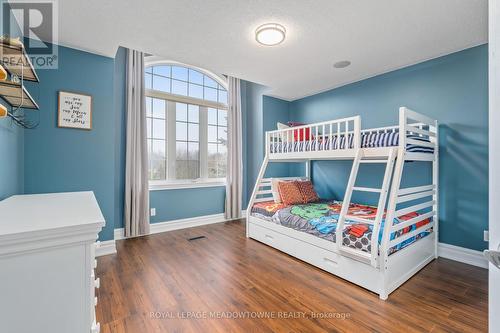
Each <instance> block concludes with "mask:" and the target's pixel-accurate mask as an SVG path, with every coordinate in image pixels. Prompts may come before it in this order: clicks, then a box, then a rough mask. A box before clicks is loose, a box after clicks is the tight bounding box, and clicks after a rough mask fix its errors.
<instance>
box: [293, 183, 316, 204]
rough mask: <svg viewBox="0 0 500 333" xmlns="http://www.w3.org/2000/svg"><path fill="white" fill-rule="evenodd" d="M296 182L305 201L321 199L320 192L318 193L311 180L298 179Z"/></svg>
mask: <svg viewBox="0 0 500 333" xmlns="http://www.w3.org/2000/svg"><path fill="white" fill-rule="evenodd" d="M296 183H297V187H298V188H299V191H300V194H301V195H302V199H303V201H304V202H306V203H308V202H316V201H319V197H318V193H316V190H315V189H314V186H313V184H312V183H311V181H310V180H305V181H297V182H296Z"/></svg>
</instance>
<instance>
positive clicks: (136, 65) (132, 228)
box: [124, 50, 149, 237]
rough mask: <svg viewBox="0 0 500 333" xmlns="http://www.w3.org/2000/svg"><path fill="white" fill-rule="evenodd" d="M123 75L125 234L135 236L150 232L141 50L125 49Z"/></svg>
mask: <svg viewBox="0 0 500 333" xmlns="http://www.w3.org/2000/svg"><path fill="white" fill-rule="evenodd" d="M126 75H127V83H126V84H127V142H126V144H127V146H126V158H125V208H124V209H125V211H124V216H125V237H134V236H140V235H145V234H148V233H149V185H148V151H147V142H146V135H147V134H146V131H147V129H146V101H145V96H144V54H143V53H142V52H139V51H135V50H127V72H126Z"/></svg>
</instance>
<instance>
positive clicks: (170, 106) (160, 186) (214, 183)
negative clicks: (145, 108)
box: [144, 57, 228, 191]
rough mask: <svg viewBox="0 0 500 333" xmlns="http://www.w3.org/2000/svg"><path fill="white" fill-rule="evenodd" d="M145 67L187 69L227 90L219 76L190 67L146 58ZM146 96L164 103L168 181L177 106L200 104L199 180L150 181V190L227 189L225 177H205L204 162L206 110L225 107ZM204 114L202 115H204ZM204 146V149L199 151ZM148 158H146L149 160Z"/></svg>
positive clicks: (149, 93) (157, 94) (172, 171)
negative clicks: (167, 66)
mask: <svg viewBox="0 0 500 333" xmlns="http://www.w3.org/2000/svg"><path fill="white" fill-rule="evenodd" d="M144 65H145V67H151V66H156V65H169V66H181V67H185V68H189V69H193V70H196V71H199V72H200V73H202V74H205V75H207V76H209V77H210V78H211V79H213V80H215V81H216V82H217V83H219V84H220V85H221V86H222V87H224V89H226V91H227V88H228V87H227V82H226V81H225V80H223V79H222V78H221V77H220V76H218V75H215V74H213V73H210V72H208V71H207V70H204V69H201V68H198V67H194V66H189V65H186V64H182V63H179V62H175V61H165V60H161V59H159V58H157V57H147V58H146V61H145V64H144ZM145 95H146V97H151V98H157V99H162V100H165V108H166V110H165V114H166V121H165V124H166V127H167V128H166V129H165V130H166V133H167V137H166V139H165V140H166V145H167V147H166V150H165V151H166V155H167V158H166V160H167V165H166V173H167V178H169V175H175V158H173V159H172V158H169V156H171V154H172V153H174V154H175V151H176V136H175V128H176V110H175V107H176V103H185V104H193V105H199V107H200V113H199V128H200V134H199V135H200V137H199V147H200V148H199V149H200V150H199V151H200V178H197V179H192V180H189V179H187V180H186V179H179V180H175V179H172V178H171V179H162V180H149V189H150V190H151V191H158V190H168V189H183V188H201V187H221V186H226V178H225V177H224V178H208V174H207V172H208V159H207V152H208V150H207V148H208V112H207V109H208V108H214V109H220V110H226V111H227V110H228V106H227V104H224V103H219V102H213V101H209V100H204V99H199V98H195V97H189V96H184V95H177V94H172V93H168V92H163V91H158V90H153V89H146V90H145ZM203 111H205V112H203ZM202 147H205V148H202ZM174 156H175V155H174ZM148 159H149V157H148Z"/></svg>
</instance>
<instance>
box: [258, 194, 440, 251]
mask: <svg viewBox="0 0 500 333" xmlns="http://www.w3.org/2000/svg"><path fill="white" fill-rule="evenodd" d="M341 208H342V202H341V201H335V200H322V201H320V202H315V203H308V204H301V205H293V206H285V205H283V204H276V203H275V202H274V201H266V202H259V203H256V204H254V205H253V207H252V212H251V215H252V216H255V217H258V218H260V219H264V220H267V221H269V222H272V223H276V224H280V225H282V226H285V227H289V228H292V229H295V230H298V231H302V232H306V233H308V234H312V235H314V236H317V237H320V238H323V239H326V240H329V241H332V242H335V240H336V229H337V221H338V218H339V215H340V210H341ZM376 214H377V207H373V206H367V205H360V204H354V203H351V204H350V205H349V210H348V213H347V217H346V221H345V224H344V231H343V237H342V238H343V245H345V246H349V247H352V248H355V249H359V250H362V251H365V252H371V238H372V232H373V226H372V225H370V224H364V223H359V222H354V221H352V220H350V219H349V216H355V217H360V218H364V219H371V220H373V219H375V215H376ZM418 215H419V214H418V213H416V212H414V213H409V214H406V215H404V216H400V217H399V218H395V219H394V224H398V223H401V222H402V221H406V220H409V219H411V218H414V217H416V216H418ZM429 222H430V219H425V220H422V221H420V222H418V223H416V224H414V225H411V226H408V227H406V228H403V229H401V230H399V231H397V232H394V233H392V234H391V240H392V239H394V238H396V237H398V236H400V235H402V234H406V233H408V232H410V231H413V230H415V229H416V228H418V227H420V226H423V225H426V224H428V223H429ZM384 223H385V214H384V219H382V225H381V228H380V233H379V235H378V242H379V244H380V242H381V240H382V230H383V228H384ZM431 231H432V229H430V231H424V232H421V233H419V234H417V235H416V236H413V237H410V238H409V239H407V240H405V241H403V242H401V243H400V244H398V245H396V246H394V247H392V248H390V249H389V254H393V253H395V252H397V251H399V250H401V249H403V248H405V247H407V246H408V245H410V244H411V243H413V242H415V241H417V240H418V239H420V238H422V237H425V236H427V235H429V234H430V232H431Z"/></svg>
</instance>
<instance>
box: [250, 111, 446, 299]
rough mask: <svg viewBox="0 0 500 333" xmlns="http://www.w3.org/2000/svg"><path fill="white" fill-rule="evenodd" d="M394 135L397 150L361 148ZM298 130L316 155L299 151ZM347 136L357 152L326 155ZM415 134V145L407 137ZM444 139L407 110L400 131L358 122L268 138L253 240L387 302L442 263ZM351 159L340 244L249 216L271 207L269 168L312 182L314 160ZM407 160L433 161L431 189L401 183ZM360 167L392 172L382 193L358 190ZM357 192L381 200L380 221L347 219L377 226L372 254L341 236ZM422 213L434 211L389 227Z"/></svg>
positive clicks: (433, 122) (429, 122)
mask: <svg viewBox="0 0 500 333" xmlns="http://www.w3.org/2000/svg"><path fill="white" fill-rule="evenodd" d="M307 129H308V130H307ZM396 130H399V145H398V146H392V147H378V148H361V134H362V133H365V132H370V133H373V132H390V131H396ZM294 131H302V132H299V133H301V134H303V136H302V138H304V137H305V136H306V135H307V133H308V132H307V131H309V138H307V139H308V140H309V141H314V140H316V141H317V142H316V146H315V148H314V149H313V148H312V145H311V146H310V147H311V149H310V150H308V151H306V148H305V146H306V145H305V144H304V145H302V147H301V146H300V145H299V144H297V145H295V141H294V140H295V138H294ZM403 134H405V135H403ZM349 135H353V145H352V146H353V147H352V148H350V147H349V145H348V144H345V145H344V147H340V149H337V148H338V146H337V147H330V149H324V150H320V148H319V143H320V138H329V139H330V140H332V139H333V138H334V136H337V142H339V139H341V137H342V136H344V138H347V137H348V136H349ZM410 135H411V136H412V137H413V138H410V137H408V136H410ZM415 135H418V136H419V137H422V138H424V139H428V141H429V142H425V141H420V140H415V139H414V137H415ZM438 138H439V133H438V123H437V121H436V120H434V119H431V118H429V117H427V116H425V115H422V114H419V113H417V112H415V111H412V110H409V109H408V108H406V107H401V108H400V109H399V125H397V126H391V127H382V128H374V129H366V130H361V117H360V116H355V117H350V118H344V119H336V120H331V121H326V122H321V123H314V124H309V125H304V126H299V127H293V128H290V129H283V130H276V131H270V132H266V143H265V144H266V153H265V157H264V161H263V163H262V167H261V169H260V172H259V174H258V177H257V181H256V185H255V187H254V190H253V193H252V196H251V198H250V202H249V206H248V210H247V226H246V235H247V237H250V238H253V239H255V240H258V241H260V242H262V243H265V244H267V245H269V246H272V247H274V248H276V249H278V250H281V251H283V252H285V253H287V254H289V255H291V256H294V257H296V258H298V259H301V260H303V261H305V262H307V263H309V264H312V265H314V266H316V267H319V268H321V269H323V270H325V271H328V272H330V273H332V274H335V275H337V276H339V277H341V278H343V279H346V280H348V281H350V282H352V283H355V284H357V285H359V286H362V287H364V288H366V289H368V290H370V291H372V292H374V293H377V294H378V295H379V297H380V298H381V299H383V300H386V299H387V297H388V295H389V294H390V293H391V292H393V291H394V290H395V289H397V288H398V287H399V286H400V285H402V284H403V283H404V282H406V281H407V280H408V279H409V278H411V277H412V276H413V275H414V274H416V273H417V272H418V271H419V270H420V269H422V268H423V267H424V266H426V265H427V264H428V263H429V262H431V261H432V260H433V259H435V258H437V244H438V169H439V166H438V163H439V161H438V156H439V150H438V148H439V144H438ZM299 139H300V138H299ZM278 142H281V143H283V142H292V143H293V144H292V146H293V148H292V149H291V151H286V149H284V148H283V144H281V146H279V145H276V146H275V147H278V149H276V148H275V149H271V145H272V144H275V143H278ZM407 144H413V145H418V146H424V147H430V148H433V149H434V153H417V152H409V151H407V148H406V147H407ZM351 159H352V160H353V165H352V169H351V174H350V177H349V181H348V183H347V188H346V191H345V196H344V201H343V205H342V208H341V211H340V216H339V220H338V224H337V233H336V242H331V241H328V240H325V239H321V238H319V237H316V236H313V235H310V234H307V233H305V232H301V231H297V230H294V229H292V228H288V227H285V226H281V225H279V224H275V223H272V222H269V221H266V220H263V219H260V218H258V217H256V216H252V215H251V210H252V209H251V208H252V207H253V205H254V203H256V202H263V201H270V200H272V191H271V189H270V187H271V181H272V178H264V175H265V171H266V168H267V166H268V163H269V162H303V161H305V162H306V171H305V173H306V175H305V178H307V179H309V178H310V161H311V160H351ZM405 161H427V162H430V163H432V184H427V185H424V186H417V187H409V188H401V178H402V175H403V169H404V163H405ZM361 163H380V164H385V165H386V168H385V173H384V178H383V182H382V187H381V188H380V189H379V188H368V187H358V186H355V182H356V177H357V174H358V170H359V165H360V164H361ZM281 179H285V178H281ZM288 179H289V178H288ZM353 191H367V192H375V193H379V201H378V212H377V215H376V217H375V219H374V220H368V219H361V218H353V217H351V216H349V220H354V221H355V222H359V223H367V224H371V225H373V232H372V235H375V237H372V240H371V253H368V252H364V251H361V250H357V249H353V248H350V247H347V246H345V245H343V244H342V232H341V230H344V223H345V219H346V214H347V211H348V208H349V203H350V201H351V196H352V193H353ZM425 198H430V199H429V200H428V201H425V202H423V203H422V202H421V201H422V200H424V199H425ZM414 200H420V201H419V202H418V203H413V204H411V205H410V206H409V207H404V208H400V209H398V208H397V206H398V205H399V204H401V203H406V205H408V204H410V203H411V202H412V201H414ZM387 201H388V203H387ZM386 206H387V208H386ZM385 208H386V209H387V210H386V221H387V223H385V225H384V230H383V231H382V232H383V236H382V241H381V244H380V246H379V244H378V237H377V235H378V234H379V232H380V225H381V221H382V218H383V213H384V209H385ZM422 209H427V210H430V211H429V212H427V213H424V214H422V215H419V216H417V217H415V218H412V219H410V220H408V221H404V222H401V223H398V224H396V225H394V224H393V223H389V221H394V218H395V217H399V216H402V215H405V214H408V213H410V212H414V211H419V210H422ZM427 218H430V219H431V222H430V223H428V224H426V225H424V226H420V227H418V228H416V229H415V230H413V231H411V232H409V233H406V234H403V235H401V236H399V237H397V238H395V239H393V240H391V239H390V235H391V233H394V232H396V231H398V230H401V229H403V228H405V227H407V226H410V225H413V224H416V223H417V222H419V221H422V220H424V219H427ZM431 228H432V229H433V230H432V232H431V233H430V234H429V235H427V236H426V237H424V238H421V239H419V240H418V241H416V242H414V243H412V244H410V245H409V246H407V247H405V248H403V249H402V250H400V251H397V252H396V253H394V254H391V255H389V249H390V248H391V247H393V246H395V245H397V244H399V243H401V242H403V241H405V240H407V239H409V238H410V237H413V236H416V235H418V234H419V233H421V232H424V231H430V229H431Z"/></svg>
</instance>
